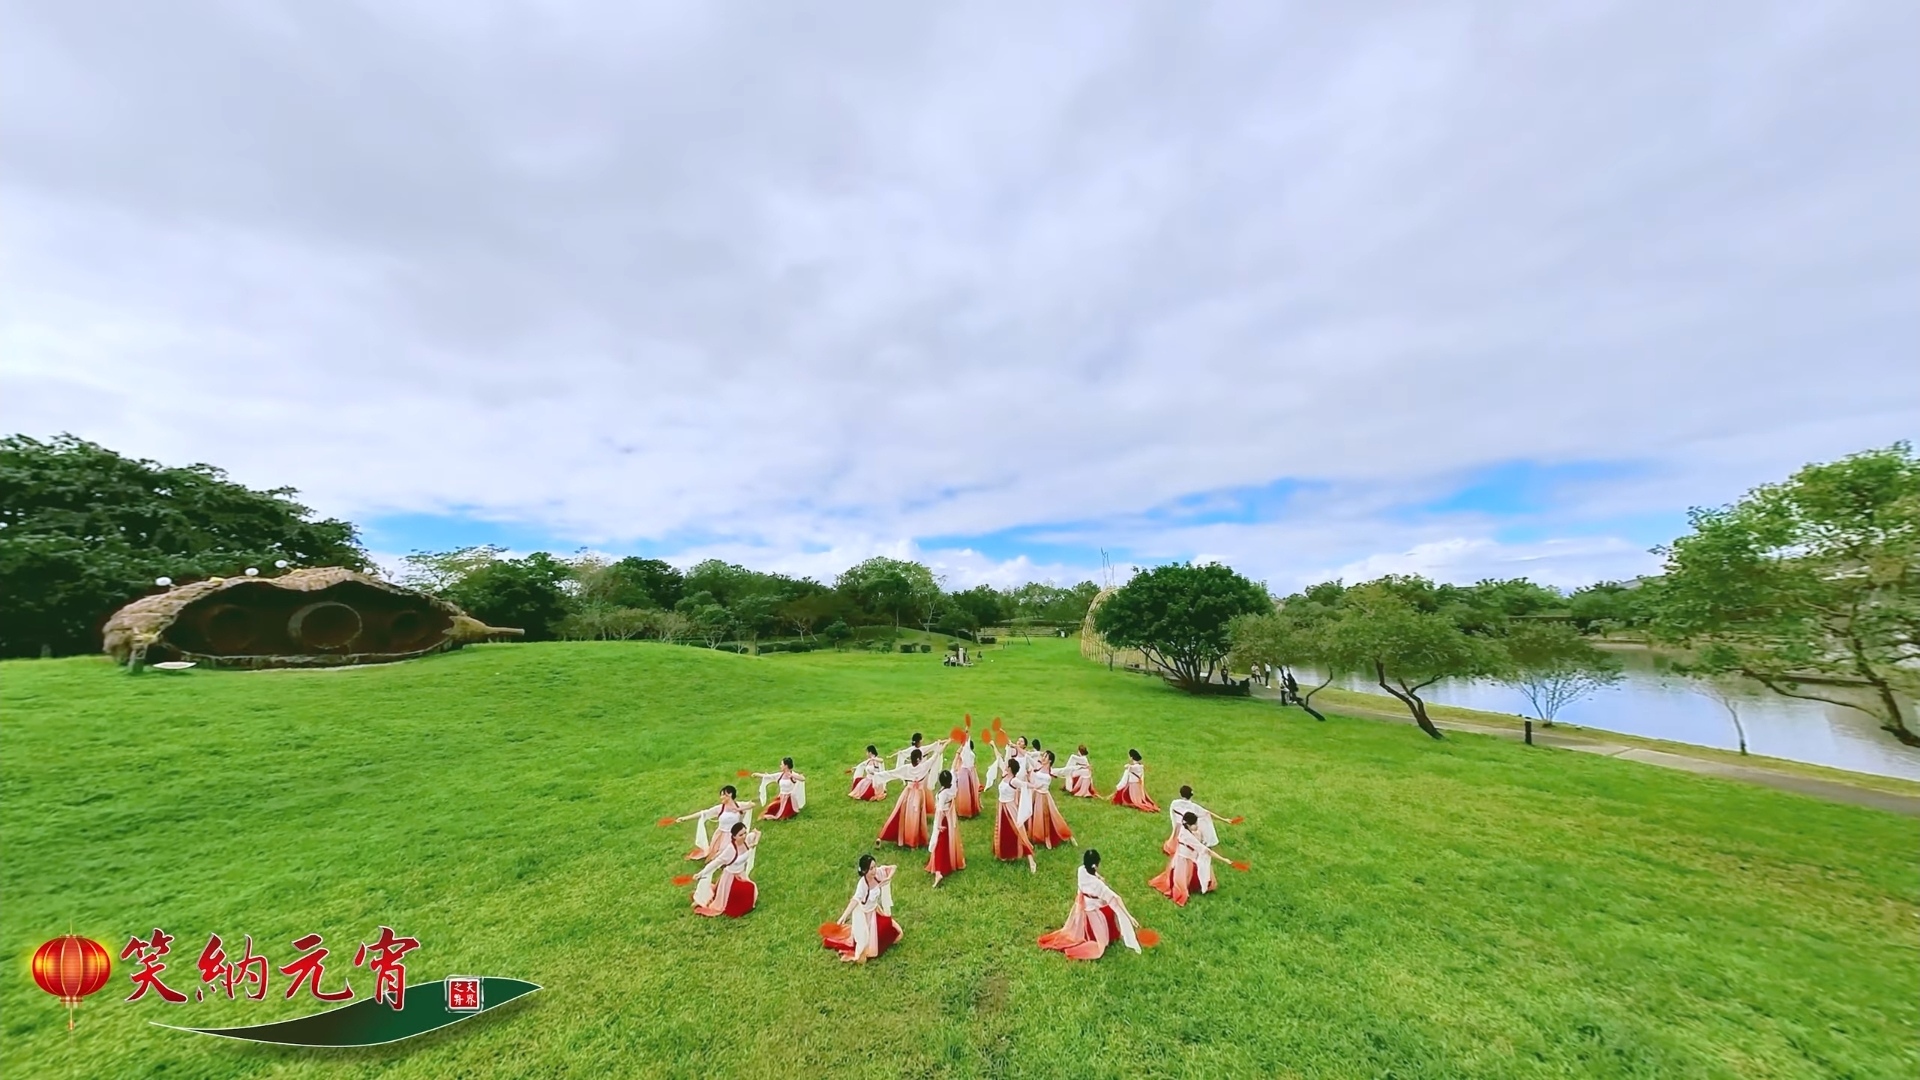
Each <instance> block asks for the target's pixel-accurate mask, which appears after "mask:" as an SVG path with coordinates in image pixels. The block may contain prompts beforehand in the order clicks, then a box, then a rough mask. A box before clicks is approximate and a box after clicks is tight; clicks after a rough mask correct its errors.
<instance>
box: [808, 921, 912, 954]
mask: <svg viewBox="0 0 1920 1080" xmlns="http://www.w3.org/2000/svg"><path fill="white" fill-rule="evenodd" d="M873 919H874V929H875V930H876V931H877V933H876V935H875V939H874V943H873V947H874V956H876V957H878V956H885V955H886V953H887V948H888V947H889V946H891V945H892V944H893V943H894V942H896V941H899V940H900V927H899V926H897V925H896V924H895V923H894V921H893V917H892V916H890V915H881V914H878V913H875V915H874V916H873ZM820 944H822V945H824V946H826V947H827V948H829V949H832V950H833V951H834V952H837V953H839V954H840V955H842V956H852V955H853V928H852V927H850V926H847V925H846V924H845V923H829V924H827V925H826V926H823V927H821V928H820Z"/></svg>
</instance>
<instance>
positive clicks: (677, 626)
mask: <svg viewBox="0 0 1920 1080" xmlns="http://www.w3.org/2000/svg"><path fill="white" fill-rule="evenodd" d="M652 623H653V627H652V629H653V636H654V637H656V638H658V639H659V640H661V641H678V640H680V639H681V638H683V637H686V636H687V635H688V634H691V633H693V620H692V619H689V618H687V617H686V615H684V614H682V613H680V612H678V611H656V612H654V613H653V619H652Z"/></svg>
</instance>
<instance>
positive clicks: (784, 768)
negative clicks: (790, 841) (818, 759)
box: [753, 757, 807, 821]
mask: <svg viewBox="0 0 1920 1080" xmlns="http://www.w3.org/2000/svg"><path fill="white" fill-rule="evenodd" d="M753 775H754V776H755V777H756V778H758V779H759V781H760V803H761V805H762V806H765V807H766V809H765V810H762V811H760V820H762V821H785V820H786V819H788V818H790V817H793V816H795V815H796V814H798V813H800V811H802V810H804V809H806V807H807V778H806V777H805V776H803V775H801V774H800V773H797V772H794V771H793V759H792V758H790V757H783V758H781V759H780V771H779V772H759V773H754V774H753ZM776 781H778V782H779V784H780V795H779V797H778V798H776V799H774V800H773V801H772V802H768V801H767V785H768V784H771V783H774V782H776Z"/></svg>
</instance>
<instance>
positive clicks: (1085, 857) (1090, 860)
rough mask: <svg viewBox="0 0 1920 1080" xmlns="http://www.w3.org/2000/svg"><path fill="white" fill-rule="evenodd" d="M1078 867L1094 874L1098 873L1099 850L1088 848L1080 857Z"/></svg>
mask: <svg viewBox="0 0 1920 1080" xmlns="http://www.w3.org/2000/svg"><path fill="white" fill-rule="evenodd" d="M1080 865H1081V866H1084V867H1086V868H1087V869H1089V870H1091V871H1093V872H1094V873H1096V874H1097V873H1099V872H1100V849H1099V848H1088V849H1087V850H1086V851H1085V852H1083V853H1082V854H1081V856H1080Z"/></svg>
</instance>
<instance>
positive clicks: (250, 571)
mask: <svg viewBox="0 0 1920 1080" xmlns="http://www.w3.org/2000/svg"><path fill="white" fill-rule="evenodd" d="M247 576H248V577H259V576H260V568H259V567H257V566H249V567H247Z"/></svg>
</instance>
